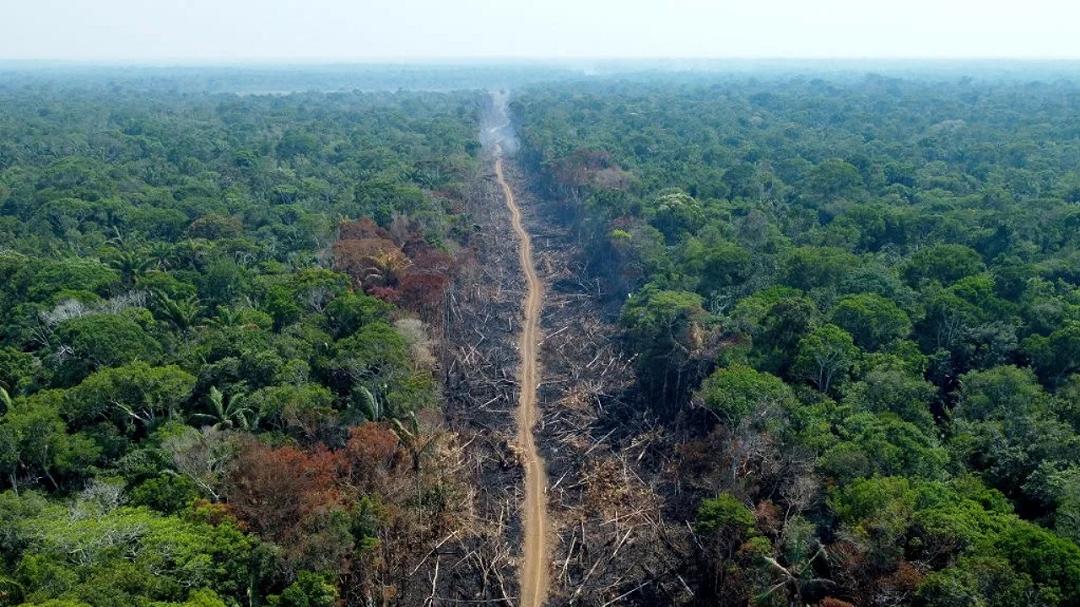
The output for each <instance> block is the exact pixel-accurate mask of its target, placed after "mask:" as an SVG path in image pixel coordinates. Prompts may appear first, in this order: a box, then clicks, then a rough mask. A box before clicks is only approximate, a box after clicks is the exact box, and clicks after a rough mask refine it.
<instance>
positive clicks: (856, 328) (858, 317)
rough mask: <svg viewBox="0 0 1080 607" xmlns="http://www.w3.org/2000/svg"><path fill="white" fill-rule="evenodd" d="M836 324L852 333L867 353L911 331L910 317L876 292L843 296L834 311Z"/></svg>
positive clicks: (833, 320) (833, 317)
mask: <svg viewBox="0 0 1080 607" xmlns="http://www.w3.org/2000/svg"><path fill="white" fill-rule="evenodd" d="M832 322H833V323H834V324H836V325H837V326H839V327H840V328H842V329H844V330H845V331H847V332H848V333H850V334H851V336H852V338H853V339H854V340H855V343H856V345H858V346H859V347H860V348H863V349H864V350H869V351H873V350H878V349H880V348H882V347H884V346H886V345H888V344H890V343H892V342H893V341H895V340H898V339H902V338H904V337H905V336H907V334H908V333H909V332H910V331H911V321H910V320H908V316H907V314H905V313H904V311H903V310H901V309H900V307H899V306H897V305H896V304H895V303H893V302H891V301H889V300H888V299H885V298H884V297H882V296H880V295H877V294H874V293H860V294H858V295H848V296H845V297H842V298H841V299H840V301H838V302H836V305H835V306H834V307H833V310H832Z"/></svg>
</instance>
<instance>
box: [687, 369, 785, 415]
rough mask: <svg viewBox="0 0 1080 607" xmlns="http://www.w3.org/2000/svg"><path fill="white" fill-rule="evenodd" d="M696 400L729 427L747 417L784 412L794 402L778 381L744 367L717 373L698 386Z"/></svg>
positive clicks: (720, 370)
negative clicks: (775, 411) (771, 412)
mask: <svg viewBox="0 0 1080 607" xmlns="http://www.w3.org/2000/svg"><path fill="white" fill-rule="evenodd" d="M696 398H697V399H698V400H699V401H700V402H701V403H702V404H704V406H705V407H706V408H708V409H709V410H710V411H712V412H713V413H714V414H716V416H717V417H718V418H719V419H720V421H721V422H723V423H724V424H727V425H729V426H734V425H737V424H738V423H739V421H740V420H742V419H743V418H745V417H747V416H757V415H765V414H766V413H767V412H768V411H774V410H776V409H779V410H781V411H783V410H785V409H786V408H788V407H790V406H791V405H792V402H793V401H794V395H793V394H792V392H791V389H790V388H788V386H787V385H785V384H784V382H782V381H781V380H780V378H778V377H776V376H774V375H770V374H768V373H761V372H759V371H755V370H753V369H751V368H750V367H744V366H733V367H728V368H724V369H717V370H716V371H714V372H713V373H712V375H710V376H709V377H707V378H706V379H705V381H704V382H703V383H702V384H701V388H700V389H699V390H698V391H697V394H696Z"/></svg>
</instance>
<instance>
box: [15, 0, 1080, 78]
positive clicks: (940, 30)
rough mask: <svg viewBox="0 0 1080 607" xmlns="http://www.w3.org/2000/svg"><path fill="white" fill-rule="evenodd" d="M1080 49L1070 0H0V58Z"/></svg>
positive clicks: (881, 54) (906, 54)
mask: <svg viewBox="0 0 1080 607" xmlns="http://www.w3.org/2000/svg"><path fill="white" fill-rule="evenodd" d="M643 57H662V58H681V57H699V58H749V57H756V58H845V57H850V58H893V57H898V58H986V57H989V58H1006V57H1007V58H1043V59H1046V58H1058V59H1061V58H1065V59H1080V0H651V1H650V0H538V1H525V0H501V1H497V0H0V59H4V60H11V59H15V60H64V61H86V62H121V63H162V62H164V63H170V62H226V63H228V62H250V61H253V62H281V61H286V62H328V61H329V62H348V61H397V60H412V61H422V60H431V59H442V60H453V59H494V60H497V59H514V58H552V59H572V58H643Z"/></svg>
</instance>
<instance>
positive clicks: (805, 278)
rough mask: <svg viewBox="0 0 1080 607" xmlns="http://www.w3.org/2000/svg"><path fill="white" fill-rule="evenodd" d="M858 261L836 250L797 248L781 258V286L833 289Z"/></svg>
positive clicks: (833, 248) (806, 289) (848, 254)
mask: <svg viewBox="0 0 1080 607" xmlns="http://www.w3.org/2000/svg"><path fill="white" fill-rule="evenodd" d="M858 265H859V258H858V257H857V256H856V255H854V254H852V253H849V252H848V251H845V250H843V249H838V248H835V247H798V248H796V249H792V250H791V251H790V252H788V253H787V255H785V256H784V259H783V272H784V284H787V285H789V286H792V287H795V288H797V289H802V290H804V291H809V290H811V289H829V288H835V287H836V286H837V285H839V284H840V281H841V280H842V279H843V278H844V276H846V275H847V274H848V273H849V272H851V271H852V270H853V269H855V268H856V267H858Z"/></svg>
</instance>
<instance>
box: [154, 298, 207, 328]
mask: <svg viewBox="0 0 1080 607" xmlns="http://www.w3.org/2000/svg"><path fill="white" fill-rule="evenodd" d="M154 299H155V300H156V301H157V304H158V305H157V308H158V313H159V314H160V315H161V316H162V317H164V318H165V320H167V321H169V322H170V323H171V324H172V325H173V326H174V327H176V328H177V329H179V330H180V331H181V332H185V331H187V330H188V329H190V328H191V327H193V326H194V325H195V319H196V318H198V316H199V312H201V311H202V306H200V305H199V299H198V298H197V297H196V296H194V295H191V296H189V297H186V298H184V299H181V300H175V299H173V298H171V297H169V296H168V295H166V294H165V293H162V292H155V293H154Z"/></svg>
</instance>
